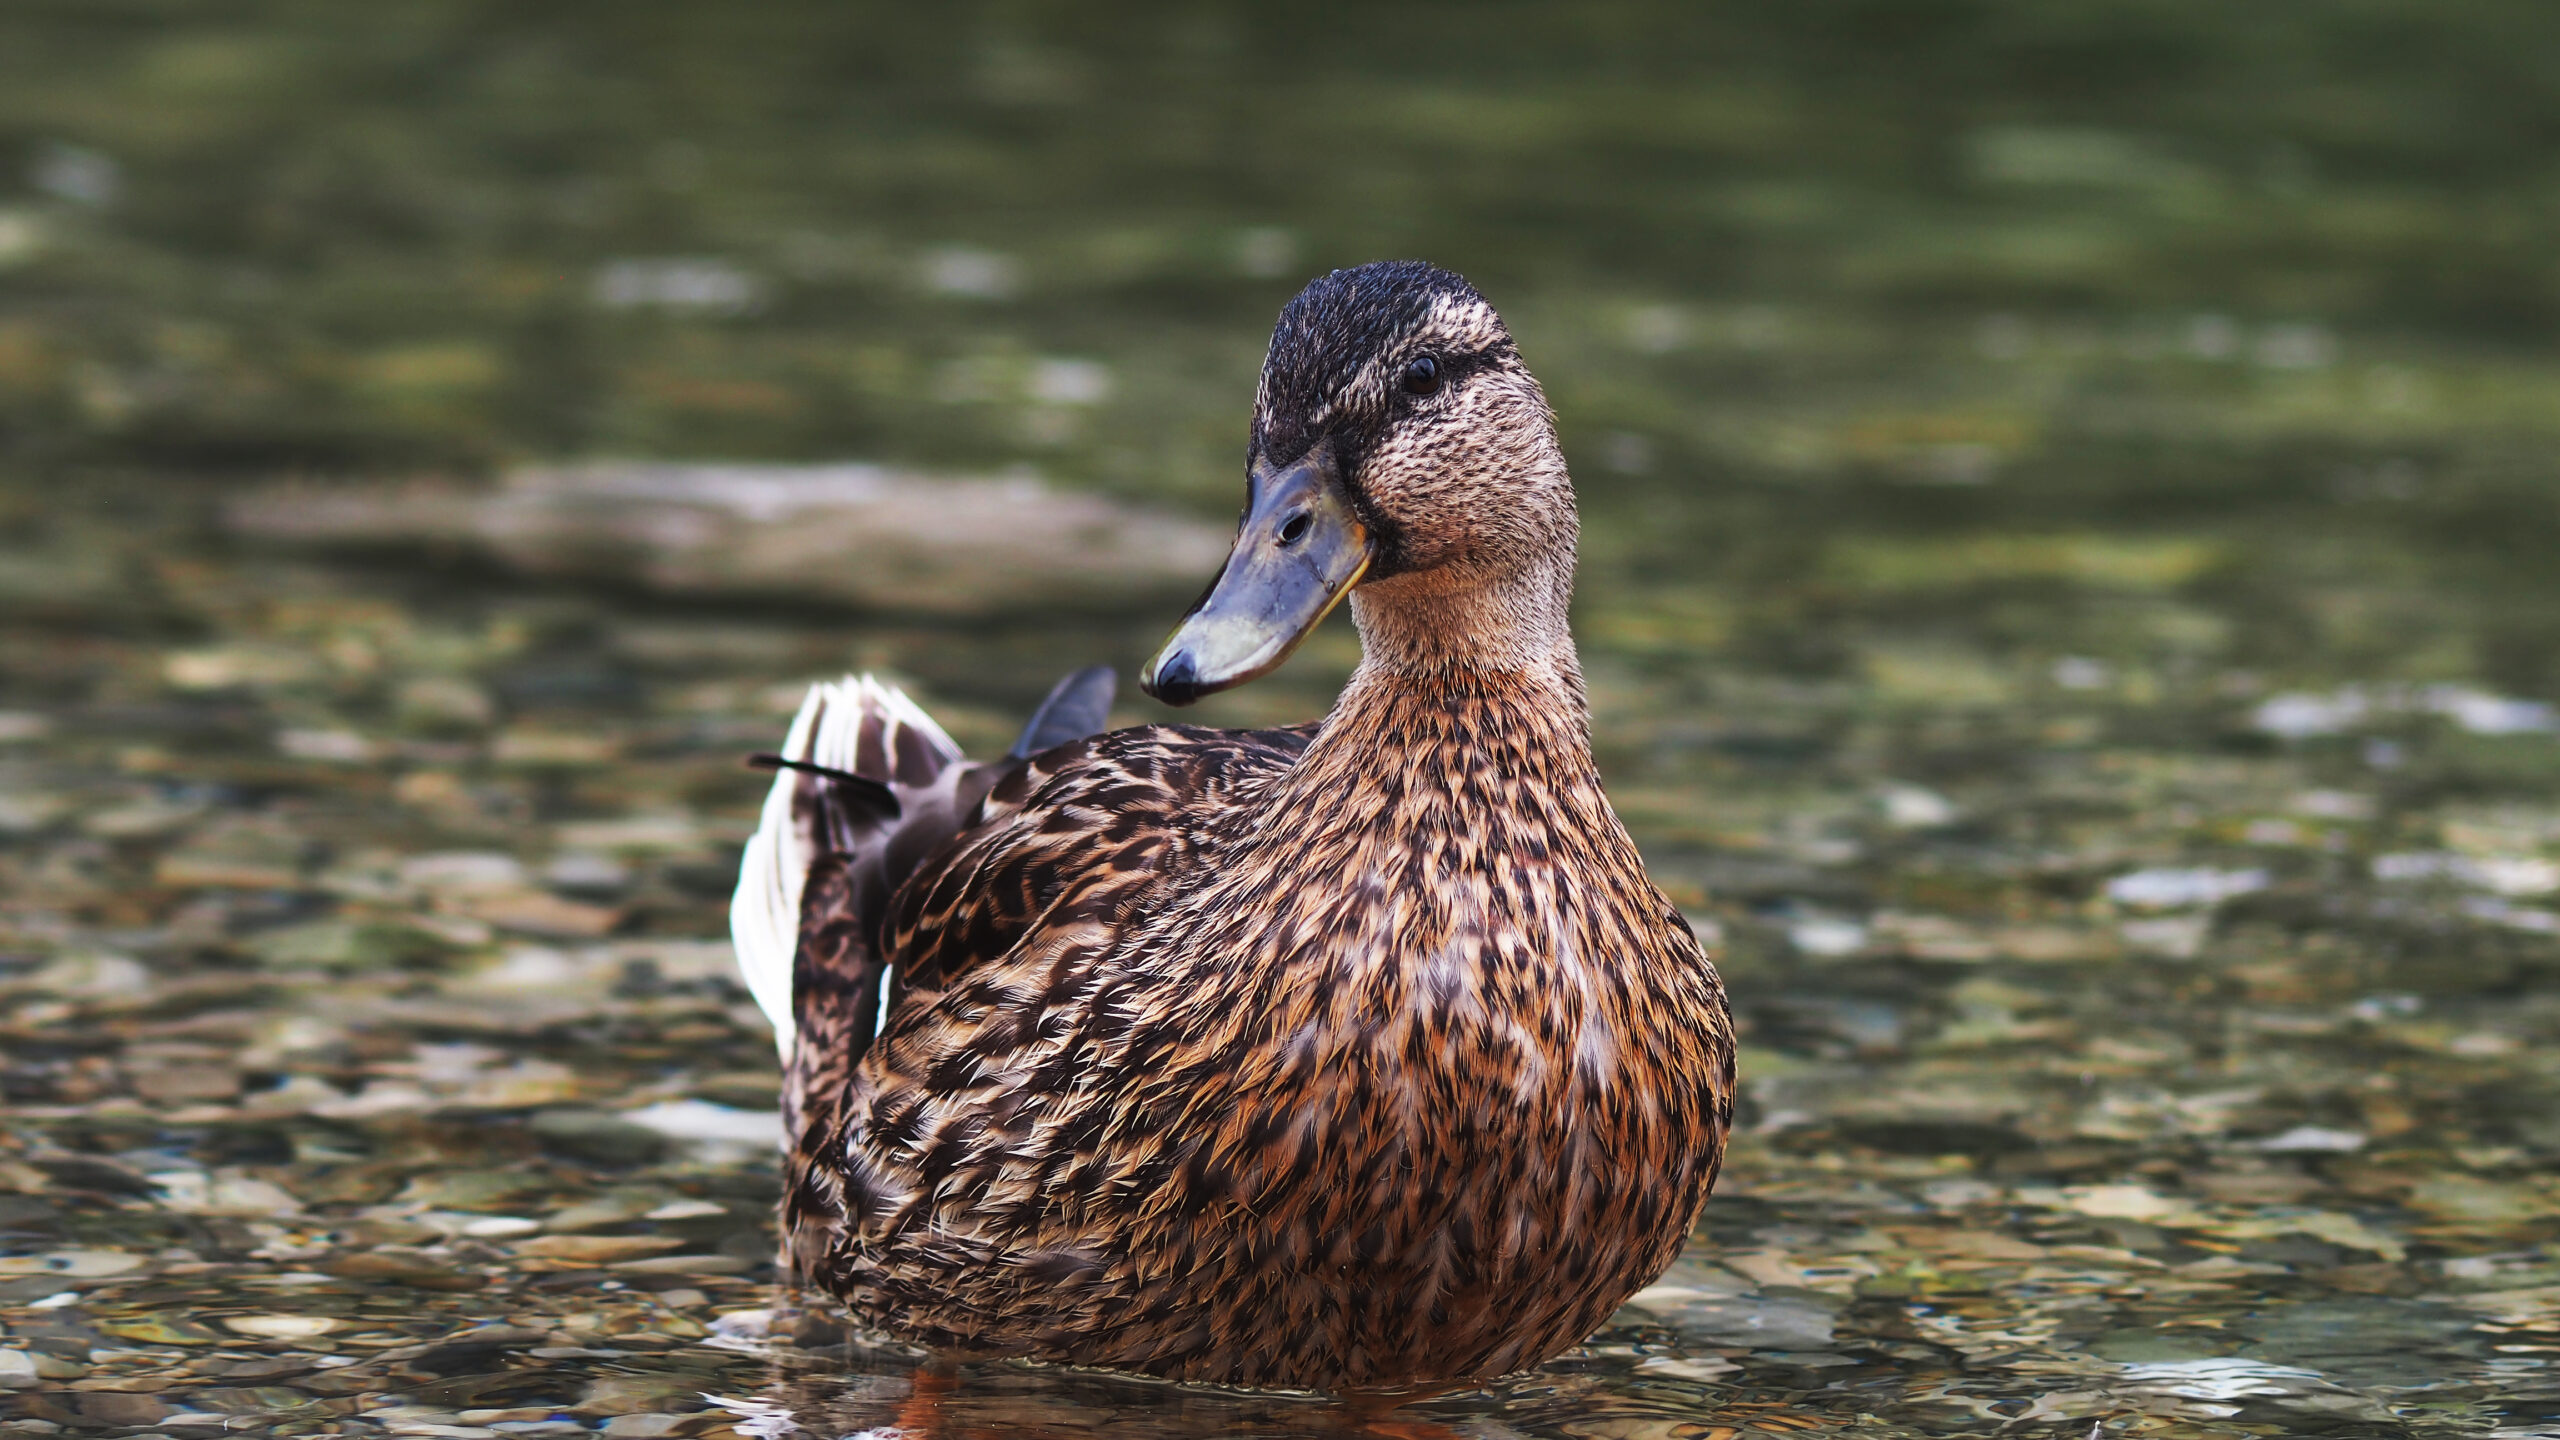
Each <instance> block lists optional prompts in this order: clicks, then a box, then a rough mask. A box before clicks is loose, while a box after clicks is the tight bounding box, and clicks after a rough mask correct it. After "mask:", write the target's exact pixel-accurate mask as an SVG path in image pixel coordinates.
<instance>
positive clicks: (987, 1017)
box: [786, 702, 1731, 1388]
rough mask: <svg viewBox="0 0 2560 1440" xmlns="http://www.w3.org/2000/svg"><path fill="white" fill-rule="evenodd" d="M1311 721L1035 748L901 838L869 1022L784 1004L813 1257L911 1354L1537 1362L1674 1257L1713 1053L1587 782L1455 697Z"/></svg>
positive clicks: (1658, 917)
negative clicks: (1393, 744) (812, 1015)
mask: <svg viewBox="0 0 2560 1440" xmlns="http://www.w3.org/2000/svg"><path fill="white" fill-rule="evenodd" d="M1471 703H1474V702H1471ZM1314 728H1315V727H1303V728H1300V729H1295V730H1287V731H1258V732H1229V731H1213V730H1199V729H1191V728H1187V727H1150V728H1146V729H1141V730H1132V731H1120V732H1115V733H1113V734H1110V735H1105V736H1097V737H1094V738H1092V739H1090V740H1087V741H1084V742H1080V743H1078V744H1076V745H1072V746H1068V747H1063V748H1061V749H1059V750H1056V751H1052V752H1050V753H1048V754H1044V755H1042V756H1039V757H1036V759H1034V760H1033V761H1032V762H1030V763H1029V764H1027V765H1023V766H1021V767H1019V768H1018V769H1017V770H1016V771H1015V772H1014V773H1012V774H1010V775H1008V776H1006V777H1005V778H1004V779H1003V780H1002V781H1001V783H999V784H997V785H996V786H995V787H994V788H993V790H992V791H991V792H990V793H989V794H988V795H987V797H986V800H985V802H984V804H983V806H982V807H981V809H980V810H979V812H978V813H976V814H975V815H974V816H973V817H971V820H970V823H969V824H967V825H966V827H965V828H963V829H961V830H960V831H959V832H958V833H957V834H956V835H954V836H953V837H952V838H951V839H950V840H949V841H947V842H945V843H944V844H942V845H941V846H940V847H939V848H938V849H936V850H935V851H934V853H932V854H931V855H928V856H925V857H923V858H922V859H921V861H920V862H919V863H918V864H917V865H916V867H915V868H914V870H913V872H912V874H911V875H910V876H909V877H908V878H906V879H905V880H904V882H903V884H902V885H901V886H900V887H899V888H898V889H897V891H896V893H895V896H894V899H893V900H891V901H890V902H889V903H888V904H887V905H886V906H885V909H884V911H883V914H882V916H881V919H880V921H879V923H878V927H877V929H876V931H874V932H873V933H874V934H875V935H876V940H875V941H874V944H875V945H876V953H875V954H873V955H872V956H870V957H868V958H870V959H872V960H885V961H887V962H888V963H889V964H891V965H892V966H894V967H895V968H896V970H897V972H898V973H899V974H900V976H901V981H902V986H903V989H902V993H901V996H900V998H899V1000H898V1003H897V1004H896V1006H895V1007H894V1009H893V1010H891V1011H889V1012H888V1014H889V1018H888V1022H887V1027H886V1029H885V1031H884V1032H883V1033H882V1034H881V1035H880V1036H879V1037H878V1038H877V1039H876V1040H870V1039H869V1037H868V1036H867V1035H847V1036H844V1037H841V1038H839V1039H835V1040H830V1039H828V1038H827V1037H826V1036H825V1034H824V1033H823V1025H824V1023H825V1022H824V1021H823V1019H822V1018H821V1019H812V1020H804V1024H805V1025H807V1026H808V1027H809V1029H808V1032H807V1033H805V1034H804V1037H803V1040H802V1043H801V1046H800V1047H799V1048H800V1052H801V1057H802V1058H801V1059H800V1060H798V1061H795V1066H794V1069H795V1078H794V1089H795V1091H797V1092H798V1094H799V1096H800V1099H801V1104H802V1114H801V1118H800V1125H799V1143H798V1145H797V1146H796V1147H795V1154H794V1157H793V1171H794V1173H793V1175H792V1177H791V1181H792V1183H791V1188H790V1191H789V1198H788V1200H787V1201H786V1209H787V1212H788V1220H789V1223H790V1230H791V1233H792V1236H793V1241H792V1243H793V1250H794V1259H795V1263H796V1264H798V1265H799V1266H800V1267H802V1268H803V1270H804V1271H805V1272H806V1273H807V1274H808V1276H809V1278H811V1279H813V1280H815V1281H817V1282H819V1283H821V1284H823V1285H825V1286H826V1288H828V1289H830V1290H833V1291H835V1292H836V1293H837V1294H839V1295H841V1296H843V1297H844V1298H845V1300H846V1301H847V1303H848V1304H850V1305H851V1306H852V1307H853V1308H854V1309H855V1311H856V1312H857V1314H858V1315H860V1316H861V1317H862V1318H865V1319H867V1320H869V1321H871V1322H873V1323H876V1324H878V1325H879V1326H881V1327H882V1328H884V1329H887V1330H890V1331H892V1332H895V1333H897V1334H900V1335H903V1336H906V1337H908V1338H911V1339H915V1340H920V1341H923V1342H926V1343H929V1344H935V1345H942V1346H950V1347H955V1348H961V1349H970V1350H983V1351H991V1352H1000V1353H1015V1354H1024V1355H1029V1356H1033V1357H1036V1358H1042V1359H1049V1360H1056V1361H1065V1362H1074V1363H1084V1364H1098V1365H1109V1366H1115V1367H1120V1368H1127V1369H1135V1370H1142V1371H1148V1372H1151V1373H1156V1374H1162V1375H1168V1376H1174V1377H1178V1378H1185V1379H1195V1380H1208V1381H1217V1382H1225V1383H1244V1384H1267V1385H1269V1384H1276V1385H1292V1386H1311V1387H1321V1388H1345V1387H1360V1386H1394V1385H1402V1384H1413V1383H1421V1382H1426V1381H1435V1380H1447V1379H1455V1378H1467V1377H1479V1376H1490V1375H1494V1374H1499V1373H1503V1372H1505V1371H1508V1370H1511V1369H1515V1368H1518V1367H1520V1366H1522V1365H1525V1364H1530V1363H1534V1362H1535V1361H1537V1360H1539V1359H1542V1358H1544V1357H1545V1356H1546V1355H1549V1354H1552V1353H1554V1352H1555V1351H1556V1350H1559V1349H1561V1348H1563V1347H1564V1346H1566V1345H1569V1344H1571V1343H1573V1342H1574V1341H1575V1340H1577V1339H1579V1338H1580V1337H1581V1336H1582V1335H1583V1334H1585V1333H1587V1332H1588V1331H1589V1330H1590V1329H1592V1328H1593V1327H1594V1326H1596V1325H1597V1324H1598V1323H1600V1321H1601V1320H1603V1319H1605V1318H1606V1316H1607V1314H1608V1313H1609V1311H1610V1310H1611V1309H1612V1308H1614V1306H1615V1305H1616V1304H1617V1303H1618V1302H1619V1301H1620V1300H1621V1299H1622V1298H1623V1297H1624V1296H1625V1295H1626V1294H1627V1293H1629V1292H1630V1291H1632V1290H1633V1289H1635V1288H1637V1287H1639V1286H1640V1285H1642V1284H1643V1283H1646V1282H1647V1281H1648V1280H1650V1279H1651V1277H1652V1276H1653V1275H1654V1274H1656V1273H1658V1272H1659V1271H1660V1269H1661V1267H1662V1266H1663V1265H1664V1264H1667V1263H1668V1262H1669V1260H1670V1259H1671V1257H1672V1255H1673V1254H1674V1253H1675V1252H1676V1250H1677V1248H1678V1246H1679V1243H1680V1241H1681V1239H1682V1237H1683V1236H1684V1235H1685V1233H1686V1230H1687V1228H1688V1225H1689V1223H1690V1220H1691V1219H1692V1217H1693V1216H1694V1215H1695V1212H1696V1210H1697V1207H1698V1205H1699V1204H1700V1203H1702V1202H1703V1200H1704V1198H1705V1194H1706V1190H1707V1187H1708V1185H1709V1184H1710V1183H1711V1181H1712V1179H1713V1175H1714V1170H1715V1165H1716V1161H1717V1157H1718V1155H1719V1153H1720V1149H1721V1141H1722V1135H1723V1130H1724V1126H1725V1124H1726V1121H1727V1119H1728V1115H1729V1103H1730V1093H1731V1068H1730V1065H1731V1046H1730V1040H1729V1037H1728V1035H1727V1033H1726V1030H1725V1028H1724V1021H1723V1002H1722V997H1721V992H1720V990H1719V989H1718V987H1717V982H1716V980H1715V976H1714V972H1713V970H1712V968H1711V967H1709V966H1708V965H1707V964H1706V962H1705V959H1704V957H1703V956H1702V955H1700V954H1699V952H1698V950H1697V947H1696V942H1695V940H1694V939H1693V938H1692V937H1691V936H1690V935H1689V933H1688V931H1687V928H1686V926H1685V924H1684V923H1683V922H1682V921H1681V920H1680V918H1679V916H1678V914H1677V912H1676V911H1674V910H1673V909H1672V908H1671V907H1670V906H1669V904H1668V902H1667V901H1664V900H1662V898H1661V896H1660V895H1659V892H1657V891H1655V890H1654V889H1653V887H1652V886H1651V885H1650V884H1649V883H1648V882H1646V881H1645V880H1644V877H1643V873H1642V869H1641V866H1640V864H1639V863H1638V862H1637V860H1636V857H1635V855H1634V852H1633V849H1632V846H1631V845H1629V844H1627V843H1626V841H1625V836H1624V832H1623V830H1622V829H1620V828H1618V826H1617V822H1616V820H1615V817H1614V816H1613V815H1611V814H1609V813H1608V811H1607V807H1606V805H1605V802H1603V801H1601V800H1600V799H1599V795H1598V789H1597V783H1596V779H1589V780H1588V781H1587V783H1586V777H1583V776H1580V775H1570V776H1562V777H1549V776H1541V775H1538V774H1535V773H1527V772H1530V771H1534V770H1535V769H1536V764H1535V757H1534V756H1533V755H1531V754H1530V753H1529V752H1528V751H1525V750H1524V751H1521V752H1519V753H1517V754H1512V755H1508V756H1506V755H1505V754H1502V753H1497V751H1495V750H1488V749H1487V748H1486V747H1485V745H1484V744H1483V743H1482V742H1483V741H1484V738H1485V737H1484V735H1482V734H1479V733H1477V732H1478V729H1479V728H1481V727H1478V726H1476V725H1475V724H1473V722H1469V723H1468V724H1467V725H1465V726H1463V727H1462V728H1464V729H1465V732H1466V733H1465V734H1464V735H1462V736H1459V737H1457V738H1458V739H1459V740H1460V741H1462V742H1463V743H1464V744H1465V746H1466V747H1468V748H1469V751H1470V756H1471V758H1470V760H1469V762H1468V764H1467V765H1466V766H1464V767H1462V769H1461V771H1460V772H1458V773H1451V772H1449V771H1447V770H1445V769H1435V768H1433V767H1431V766H1428V765H1425V766H1423V767H1421V768H1420V769H1418V770H1416V771H1413V772H1410V773H1405V772H1396V771H1386V772H1379V771H1374V770H1372V771H1369V772H1366V773H1362V774H1356V775H1350V776H1346V777H1327V776H1320V775H1314V774H1311V773H1307V772H1305V771H1303V770H1301V768H1300V767H1301V762H1302V758H1303V756H1304V752H1305V751H1306V749H1307V747H1308V745H1309V742H1310V741H1311V739H1313V737H1314ZM1491 728H1493V729H1497V730H1498V729H1500V728H1502V727H1500V726H1498V725H1497V726H1493V727H1491ZM1373 738H1374V737H1373ZM1407 753H1412V752H1411V751H1410V749H1408V752H1407ZM1337 782H1338V783H1337ZM1488 788H1490V789H1492V790H1495V791H1498V792H1500V793H1498V794H1495V795H1492V796H1490V797H1488V796H1486V795H1482V794H1475V793H1471V792H1472V791H1481V790H1485V789H1488ZM1311 794H1312V795H1313V797H1314V798H1313V799H1312V800H1311V798H1310V796H1311ZM1488 802H1489V803H1492V804H1494V806H1495V807H1496V808H1495V812H1491V813H1494V814H1495V818H1494V819H1492V820H1490V821H1488V820H1486V819H1485V818H1484V817H1483V815H1481V814H1476V815H1475V818H1473V819H1468V820H1463V821H1452V820H1451V819H1450V816H1452V815H1456V814H1458V813H1459V812H1457V811H1452V810H1450V809H1449V808H1448V807H1450V806H1452V805H1455V806H1459V807H1461V809H1464V807H1467V806H1475V807H1477V809H1478V810H1481V808H1482V805H1483V804H1484V803H1488ZM1468 813H1470V814H1473V813H1474V812H1468ZM826 903H827V902H826V900H825V898H824V897H823V896H820V895H817V894H815V893H814V892H813V895H812V897H811V900H810V907H809V908H807V909H804V922H805V923H804V934H805V935H816V934H820V933H828V932H829V927H830V925H831V924H832V925H833V927H834V928H833V931H832V933H834V934H836V935H837V936H838V937H839V938H838V940H837V942H836V949H837V950H838V951H839V952H843V953H852V952H854V951H858V949H859V947H848V946H847V945H845V944H844V943H843V941H842V938H841V937H842V935H843V932H844V930H845V926H844V924H843V921H844V918H845V917H843V916H841V915H837V916H829V915H827V914H824V913H819V912H823V910H824V909H825V906H826ZM803 948H804V951H806V950H807V949H808V948H809V946H808V943H807V941H806V939H805V938H804V946H803ZM813 988H818V987H813ZM846 1028H849V1029H850V1028H858V1027H852V1026H848V1027H846ZM848 1041H854V1042H861V1041H867V1042H868V1043H867V1044H860V1045H858V1047H856V1046H849V1045H848V1043H847V1042H848ZM849 1050H852V1051H853V1052H854V1053H859V1056H860V1059H859V1063H858V1064H853V1063H847V1062H846V1060H845V1059H844V1057H845V1056H846V1055H847V1054H848V1053H849ZM813 1067H814V1069H813ZM815 1070H824V1071H826V1072H829V1073H826V1074H824V1075H821V1074H818V1073H815Z"/></svg>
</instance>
